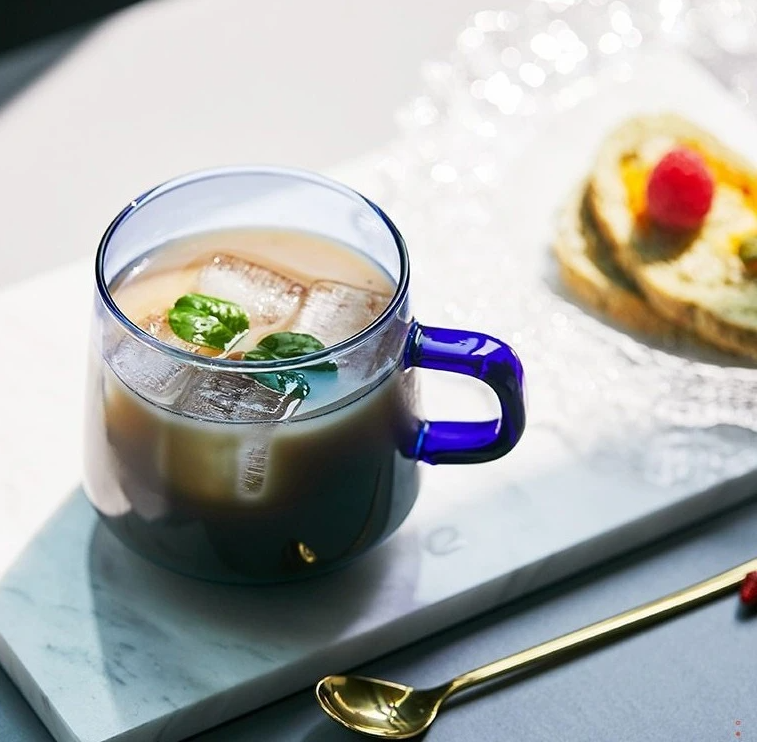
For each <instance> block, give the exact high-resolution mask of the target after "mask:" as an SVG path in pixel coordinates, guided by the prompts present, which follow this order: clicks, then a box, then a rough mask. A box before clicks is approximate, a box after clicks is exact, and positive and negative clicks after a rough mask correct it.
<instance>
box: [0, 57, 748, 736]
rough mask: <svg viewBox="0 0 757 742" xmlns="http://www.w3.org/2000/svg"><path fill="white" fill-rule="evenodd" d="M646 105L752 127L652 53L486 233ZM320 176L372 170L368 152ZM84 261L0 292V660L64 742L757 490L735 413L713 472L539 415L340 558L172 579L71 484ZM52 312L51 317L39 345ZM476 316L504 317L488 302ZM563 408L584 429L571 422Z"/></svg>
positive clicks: (547, 206) (290, 678)
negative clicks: (513, 444)
mask: <svg viewBox="0 0 757 742" xmlns="http://www.w3.org/2000/svg"><path fill="white" fill-rule="evenodd" d="M660 106H665V107H673V108H677V109H680V110H682V111H684V112H687V113H689V114H690V115H694V116H696V117H697V118H700V119H703V123H706V124H711V125H712V128H714V129H716V130H718V131H720V132H723V133H724V134H725V135H726V136H728V137H729V138H730V139H732V140H733V141H734V142H735V143H736V144H739V145H743V146H742V147H741V148H742V149H744V150H745V151H746V152H747V153H748V154H751V155H752V156H754V155H755V154H757V126H755V124H754V123H753V122H752V121H751V120H749V119H747V118H746V117H745V116H744V115H743V114H742V113H741V112H740V110H739V109H738V108H737V107H736V106H735V104H734V103H733V102H732V101H731V100H730V99H729V98H728V97H727V96H726V95H725V94H724V93H723V92H722V91H721V90H720V89H719V88H718V87H717V86H716V85H715V83H713V82H712V81H711V80H710V79H709V78H708V77H706V76H705V75H704V74H703V73H701V72H700V71H699V70H698V69H696V68H694V67H692V66H690V65H689V64H687V63H684V62H682V61H680V60H677V59H675V58H667V57H660V58H655V59H653V60H650V61H649V62H648V63H647V64H645V65H641V66H640V67H639V68H638V70H637V75H636V77H635V78H634V80H633V81H632V82H631V83H629V84H628V85H627V86H626V87H623V88H617V89H614V90H611V91H609V92H607V93H604V94H602V95H601V97H600V98H597V99H595V100H593V101H591V102H589V103H587V104H586V105H585V106H584V107H583V108H582V109H576V110H575V111H574V112H573V113H572V114H571V115H570V117H568V118H566V119H565V121H564V127H565V130H566V131H570V132H572V134H573V135H574V136H573V137H572V139H571V142H572V146H571V148H570V151H565V149H566V148H565V147H561V146H560V144H559V142H556V141H555V140H554V139H549V140H544V141H541V142H537V143H536V146H535V147H534V149H533V151H532V153H531V154H530V155H528V156H527V157H525V158H524V159H523V161H522V162H520V163H519V164H518V165H514V166H513V172H512V178H513V184H517V185H518V189H519V191H520V194H521V196H520V200H516V201H515V202H514V207H513V208H511V210H510V211H509V212H508V225H507V233H506V234H503V235H502V239H503V240H507V239H517V240H519V241H521V242H522V244H523V248H524V249H525V250H543V248H544V241H545V238H546V235H547V234H548V231H549V216H550V215H551V214H552V213H553V211H554V208H555V206H556V204H557V201H558V199H559V198H561V196H562V194H563V193H564V192H565V189H566V188H567V187H568V186H569V184H570V183H571V182H572V181H574V180H575V179H576V178H577V177H579V175H580V172H579V171H580V169H581V167H583V166H585V164H586V162H587V157H588V153H589V151H590V149H591V147H592V146H593V145H594V144H595V143H596V141H597V138H598V137H599V135H600V133H601V131H602V129H603V127H605V126H606V125H607V124H608V123H609V122H610V121H611V120H613V119H615V118H618V117H619V116H621V115H623V114H625V113H627V112H629V111H630V110H634V109H636V108H639V107H641V108H650V107H651V108H654V107H660ZM726 122H727V123H726ZM755 159H757V157H755ZM337 175H339V176H340V177H341V178H342V179H344V180H346V181H347V182H349V183H351V184H353V185H356V186H358V187H361V188H363V189H364V190H367V191H368V192H370V190H371V188H372V181H371V169H370V161H366V162H363V163H362V164H359V165H354V166H351V167H345V168H342V169H340V170H339V171H338V172H337ZM513 192H514V191H513ZM537 193H538V195H539V198H530V199H529V198H527V197H526V196H528V195H529V194H530V195H531V196H534V194H537ZM516 207H517V208H516ZM412 251H413V248H412V245H411V252H412ZM419 257H420V256H419ZM421 262H422V261H421ZM91 273H92V271H91V268H90V266H89V263H88V262H87V263H84V264H76V265H72V266H70V267H69V268H66V269H63V270H59V271H56V272H54V273H50V274H47V275H45V276H42V277H39V278H36V279H33V280H31V281H28V282H26V283H24V284H20V285H18V286H16V287H13V288H11V289H9V290H7V291H4V292H2V293H0V317H4V318H12V321H8V322H4V324H3V334H4V337H3V340H4V345H5V347H9V348H15V349H18V353H17V354H15V355H14V356H13V357H8V358H6V359H5V361H4V363H3V365H2V371H1V372H0V373H1V374H2V384H0V410H2V411H3V418H2V419H3V423H4V424H3V426H2V427H1V428H0V451H2V457H3V458H2V461H3V466H2V467H0V662H1V663H2V665H3V667H4V668H5V669H6V670H7V671H8V672H9V674H10V675H11V677H12V678H13V679H14V681H15V682H16V683H17V684H18V685H19V687H20V688H21V690H22V692H23V693H24V695H25V696H26V697H27V698H28V700H29V701H30V703H31V704H32V706H33V707H34V709H35V710H36V711H37V713H38V714H39V715H40V716H41V718H42V720H43V721H44V723H45V724H46V725H47V726H48V728H49V729H50V730H51V732H52V733H53V735H54V736H55V737H56V739H57V740H59V742H116V740H117V741H118V742H153V741H155V740H160V742H175V741H176V740H180V739H183V738H185V737H187V736H189V735H191V734H194V733H197V732H199V731H201V730H203V729H206V728H209V727H211V726H213V725H215V724H218V723H220V722H222V721H224V720H226V719H229V718H231V717H233V716H235V715H238V714H240V713H243V712H245V711H249V710H251V709H254V708H257V707H259V706H261V705H263V704H265V703H268V702H270V701H272V700H274V699H276V698H279V697H281V696H283V695H285V694H288V693H291V692H293V691H295V690H298V689H301V688H304V687H306V686H308V685H310V684H312V683H313V682H315V681H316V680H317V679H318V678H319V677H320V676H322V675H324V674H326V673H329V672H335V671H341V670H345V669H346V668H349V667H352V666H355V665H357V664H359V663H361V662H363V661H366V660H368V659H369V658H372V657H375V656H378V655H380V654H382V653H384V652H387V651H390V650H392V649H394V648H396V647H399V646H401V645H403V644H406V643H408V642H412V641H413V640H415V639H417V638H419V637H421V636H425V635H427V634H429V633H430V632H433V631H437V630H439V629H441V628H444V627H446V626H449V625H451V624H452V623H455V622H458V621H461V620H463V619H465V618H467V617H470V616H472V615H474V614H476V613H479V612H481V611H484V610H486V609H488V608H490V607H492V606H494V605H497V604H500V603H502V602H504V601H507V600H510V599H512V598H515V597H517V596H520V595H522V594H524V593H526V592H529V591H532V590H534V589H536V588H538V587H540V586H542V585H545V584H547V583H549V582H553V581H555V580H558V579H560V578H562V577H564V576H566V575H568V574H570V573H573V572H575V571H577V570H580V569H584V568H586V567H589V566H591V565H593V564H596V563H598V562H600V561H602V560H604V559H607V558H608V557H610V556H612V555H614V554H618V553H620V552H622V551H625V550H627V549H630V548H632V547H634V546H636V545H639V544H641V543H643V542H646V541H649V540H650V539H653V538H657V537H659V536H662V535H664V534H666V533H668V532H670V531H671V530H673V529H675V528H677V527H680V526H682V525H683V524H686V523H689V522H692V521H694V520H696V519H698V518H701V517H704V516H706V515H708V514H710V513H713V512H715V511H717V510H719V509H722V508H725V507H728V506H730V505H732V504H735V503H736V502H738V501H739V500H742V499H744V498H746V497H747V496H748V495H750V494H751V493H753V492H754V491H755V489H757V445H755V443H756V440H755V439H756V438H757V436H755V434H754V433H753V432H751V431H750V430H748V429H746V428H738V427H734V426H730V427H719V428H717V429H714V430H712V431H709V432H708V435H710V436H711V437H710V438H709V440H711V441H712V443H713V445H714V444H715V443H717V442H722V443H724V445H725V444H727V446H728V449H729V450H731V451H734V450H735V451H737V452H738V453H739V455H737V456H732V457H730V458H726V459H724V460H722V461H720V462H719V465H718V467H716V468H713V470H712V472H710V474H711V476H707V477H705V478H703V479H692V478H691V477H682V478H679V479H675V480H673V481H671V482H670V483H668V484H665V483H655V482H654V481H652V480H650V479H649V478H648V477H646V476H645V475H644V472H643V471H642V470H641V469H639V468H638V467H636V466H635V464H634V461H631V460H630V459H629V452H628V451H629V450H630V449H628V450H627V449H626V448H625V447H623V446H622V445H616V446H614V447H610V448H608V449H606V450H605V451H604V453H603V454H602V455H601V456H600V455H597V454H596V453H595V454H594V455H592V456H587V455H585V452H584V450H583V449H582V448H581V447H580V446H579V447H576V446H575V445H573V442H572V441H570V440H568V439H567V438H566V435H565V432H564V428H561V427H559V426H557V427H554V426H550V425H549V424H548V423H549V421H548V419H546V418H545V416H544V415H543V414H542V415H541V417H540V418H539V420H538V424H535V425H532V426H531V427H530V428H529V429H528V431H527V433H526V435H525V436H524V439H523V441H522V443H521V444H520V445H519V447H518V448H517V450H516V451H515V452H514V453H513V454H512V455H511V456H509V457H507V458H506V459H503V460H501V461H499V462H493V463H491V464H487V465H482V466H477V467H437V468H427V469H426V470H425V471H424V475H425V478H424V485H423V490H422V493H421V496H420V498H419V502H418V505H417V507H416V509H415V510H414V512H413V514H412V515H411V517H410V518H409V519H408V521H407V522H406V523H405V524H404V525H403V526H402V527H401V529H400V530H399V532H398V533H397V534H396V535H395V536H394V537H393V538H392V539H391V540H390V541H389V542H387V543H386V544H385V545H384V546H382V547H380V548H379V549H377V550H376V551H375V552H374V553H373V554H372V555H370V556H369V557H366V558H365V559H363V560H362V561H361V562H360V563H358V564H356V565H354V566H353V567H351V568H349V569H347V570H345V571H343V572H340V573H337V574H333V575H330V576H328V577H325V578H322V579H319V580H316V581H312V582H307V583H301V584H295V585H288V586H285V587H273V588H265V589H252V588H239V587H224V586H214V585H210V584H206V583H202V582H196V581H192V580H189V579H186V578H182V577H178V576H175V575H173V574H170V573H168V572H165V571H163V570H160V569H158V568H156V567H153V566H151V565H150V564H147V563H145V562H144V561H142V560H141V559H140V558H138V557H136V556H134V555H132V554H131V553H129V552H127V551H126V550H125V549H124V548H122V547H121V546H120V545H119V544H118V543H117V542H115V540H114V539H113V538H112V537H111V536H110V535H109V534H108V533H107V532H106V531H105V530H104V529H103V528H102V527H101V526H100V525H98V524H97V523H96V519H95V517H94V515H93V512H92V511H91V509H90V508H89V506H88V505H87V503H86V502H85V500H84V498H83V496H82V494H81V492H80V491H79V488H78V482H79V476H80V460H81V455H82V451H81V410H82V382H83V366H84V357H85V353H86V328H87V323H88V319H87V317H88V311H89V304H90V296H91V285H90V282H91ZM449 298H450V299H451V300H454V301H455V302H458V303H462V304H465V303H466V302H469V301H471V297H469V296H450V297H449ZM416 304H417V306H418V307H419V312H418V314H419V316H420V317H421V319H422V320H424V321H426V322H428V323H432V324H433V323H435V322H438V323H442V322H443V321H444V320H445V316H446V315H445V310H444V307H443V306H441V305H440V304H439V302H438V300H437V299H434V298H433V297H430V296H426V297H423V296H418V297H417V300H416ZM49 322H55V323H56V324H57V326H58V327H59V328H60V332H59V333H57V334H53V335H52V336H50V337H48V336H47V335H45V342H44V346H43V347H40V348H37V347H35V338H37V337H39V327H40V326H45V325H46V323H49ZM485 323H486V326H487V329H489V330H491V331H494V332H497V331H498V328H499V331H500V332H505V331H506V329H507V328H506V327H504V324H503V320H502V318H500V317H498V316H497V314H496V311H495V310H492V312H490V313H489V314H487V316H486V318H485ZM576 342H580V338H578V339H577V340H576ZM426 380H428V381H429V382H430V383H428V384H427V388H428V390H429V394H428V395H427V402H428V407H429V408H430V410H431V411H433V413H434V416H440V415H441V414H442V411H444V412H448V413H450V414H452V413H458V414H459V413H460V411H461V410H462V409H463V408H464V407H465V404H467V403H469V402H470V403H471V404H472V405H473V407H476V408H477V409H481V408H483V407H484V406H485V399H484V398H483V396H479V395H478V393H477V392H476V391H471V392H470V394H469V393H468V392H467V391H466V392H458V390H459V389H461V387H460V386H458V385H457V384H456V383H455V382H454V380H452V381H445V380H442V379H441V378H439V375H437V378H435V379H434V380H432V378H431V375H427V376H426V377H424V381H426ZM450 385H454V386H450ZM452 388H454V389H455V390H456V391H455V394H450V393H449V391H450V390H451V389H452ZM466 389H467V387H466ZM547 391H548V390H547V389H546V388H544V387H536V388H534V387H532V388H531V389H530V394H531V398H532V401H533V404H534V406H535V407H539V405H540V402H541V401H542V400H543V399H544V398H545V396H544V395H545V394H546V392H547ZM542 407H543V405H542ZM542 413H543V409H542ZM572 423H573V424H574V426H575V429H576V431H580V429H581V427H582V425H583V424H584V423H585V421H584V420H583V419H581V417H580V416H578V417H577V418H576V419H574V420H573V421H572ZM577 434H578V433H577ZM680 435H681V436H683V439H682V441H680V445H681V446H683V447H685V446H686V443H687V438H686V435H687V433H686V432H685V431H683V432H681V433H680ZM634 450H636V449H634Z"/></svg>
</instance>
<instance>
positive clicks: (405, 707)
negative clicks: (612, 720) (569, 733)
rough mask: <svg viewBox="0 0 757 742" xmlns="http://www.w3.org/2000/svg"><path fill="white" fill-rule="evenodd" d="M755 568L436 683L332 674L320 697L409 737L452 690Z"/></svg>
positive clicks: (687, 599) (663, 613) (553, 654)
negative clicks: (426, 685) (425, 685)
mask: <svg viewBox="0 0 757 742" xmlns="http://www.w3.org/2000/svg"><path fill="white" fill-rule="evenodd" d="M754 571H757V559H752V560H750V561H748V562H745V563H744V564H740V565H739V566H737V567H734V568H733V569H729V570H727V571H726V572H721V573H720V574H719V575H715V576H714V577H710V579H708V580H703V581H702V582H698V583H696V584H695V585H691V586H689V587H687V588H684V589H683V590H679V591H678V592H675V593H670V595H665V596H664V597H662V598H659V599H658V600H654V601H652V602H651V603H645V604H644V605H640V606H638V607H636V608H632V609H631V610H628V611H625V612H624V613H619V614H618V615H616V616H611V617H610V618H606V619H605V620H604V621H597V622H596V623H593V624H590V625H589V626H585V627H584V628H582V629H577V630H576V631H571V632H570V633H569V634H563V636H558V637H557V638H556V639H550V640H549V641H547V642H544V643H542V644H537V645H536V646H535V647H531V648H530V649H524V650H523V651H522V652H517V653H516V654H511V655H510V656H509V657H503V658H502V659H501V660H496V661H495V662H492V663H490V664H488V665H484V666H483V667H479V668H476V669H475V670H470V671H469V672H466V673H464V674H462V675H458V677H456V678H453V679H452V680H450V681H449V682H448V683H446V684H445V685H440V686H438V687H436V688H430V689H428V690H420V689H418V688H413V687H412V686H409V685H402V684H401V683H391V682H389V681H388V680H377V679H376V678H365V677H361V676H359V675H329V676H328V677H325V678H323V680H321V681H320V683H318V685H317V686H316V689H315V694H316V698H317V699H318V703H320V704H321V707H322V708H323V710H324V711H325V712H326V713H327V714H328V715H329V716H330V717H331V718H332V719H334V720H335V721H338V722H339V723H340V724H343V725H344V726H346V727H347V728H348V729H351V730H352V731H354V732H360V733H362V734H367V735H369V736H371V737H379V738H382V739H409V738H410V737H415V736H416V735H418V734H420V733H421V732H423V731H425V730H426V729H428V727H430V726H431V724H432V722H433V721H434V719H435V718H436V714H437V713H438V711H439V707H440V706H441V705H442V704H443V703H444V701H446V700H447V699H448V698H449V697H450V696H451V695H452V694H453V693H457V692H459V691H463V690H466V689H467V688H472V687H473V686H476V685H478V684H479V683H484V682H487V681H489V680H492V679H493V678H498V677H502V676H503V675H507V674H509V673H512V672H515V671H516V670H523V669H525V668H527V667H532V666H535V665H538V664H540V663H543V662H545V661H547V660H551V659H557V658H562V657H567V656H570V654H571V653H572V652H574V651H575V650H577V649H582V648H585V647H589V646H593V645H596V644H598V643H600V642H602V641H607V640H609V639H612V638H614V637H618V636H620V635H622V634H624V633H629V632H630V631H633V630H638V629H641V628H643V627H645V626H649V625H650V624H653V623H655V622H657V621H662V620H663V619H665V618H670V617H671V616H674V615H676V614H678V613H681V612H683V611H685V610H689V609H691V608H694V607H695V606H697V605H701V604H702V603H705V602H707V601H708V600H712V599H713V598H717V597H718V596H720V595H723V594H725V593H727V592H730V591H732V590H735V589H736V588H737V587H738V586H739V585H740V584H741V583H742V582H743V580H744V578H745V577H746V576H747V575H748V574H749V573H750V572H754Z"/></svg>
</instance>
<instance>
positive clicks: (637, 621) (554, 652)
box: [445, 559, 757, 697]
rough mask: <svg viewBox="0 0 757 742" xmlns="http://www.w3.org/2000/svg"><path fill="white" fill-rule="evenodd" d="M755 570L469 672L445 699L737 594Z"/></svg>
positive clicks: (740, 570)
mask: <svg viewBox="0 0 757 742" xmlns="http://www.w3.org/2000/svg"><path fill="white" fill-rule="evenodd" d="M755 570H757V559H752V560H750V561H748V562H744V564H741V565H739V566H738V567H734V568H733V569H729V570H727V571H726V572H722V573H721V574H719V575H715V576H714V577H711V578H710V579H708V580H704V581H702V582H698V583H696V584H695V585H691V586H690V587H687V588H685V589H683V590H679V591H678V592H675V593H670V594H669V595H666V596H664V597H662V598H658V599H657V600H653V601H652V602H651V603H645V604H644V605H640V606H638V607H636V608H632V609H631V610H628V611H625V612H624V613H619V614H617V615H616V616H612V617H610V618H606V619H604V620H603V621H597V623H593V624H590V625H589V626H585V627H584V628H582V629H578V630H577V631H571V632H570V633H569V634H564V635H563V636H558V637H557V638H556V639H551V640H550V641H547V642H544V643H543V644H538V645H536V646H535V647H531V648H530V649H525V650H523V651H522V652H517V653H516V654H512V655H510V656H509V657H504V658H503V659H501V660H497V661H495V662H492V663H491V664H488V665H484V666H483V667H479V668H477V669H475V670H471V671H470V672H466V673H464V674H463V675H460V676H459V677H457V678H455V679H454V680H453V681H451V682H450V684H449V685H448V686H447V692H446V693H445V697H449V696H450V695H452V694H453V693H457V692H458V691H461V690H464V689H465V688H470V687H471V686H474V685H478V684H479V683H483V682H485V681H487V680H491V679H492V678H496V677H500V676H501V675H505V674H506V673H509V672H512V671H514V670H522V669H524V668H526V667H530V666H531V665H535V664H537V663H538V662H541V661H542V660H546V659H554V658H557V657H560V656H562V655H564V654H567V653H568V652H570V651H572V650H576V649H579V648H582V647H585V646H588V645H591V644H593V643H595V642H599V641H601V640H606V639H608V638H610V637H613V636H615V635H616V634H621V633H622V632H626V631H632V630H635V629H640V628H643V627H644V626H647V625H649V624H652V623H655V622H656V621H662V620H663V619H665V618H668V617H669V616H673V615H675V614H677V613H682V612H683V611H685V610H688V609H689V608H694V607H695V606H697V605H699V604H701V603H705V602H706V601H708V600H712V599H713V598H716V597H718V596H719V595H722V594H723V593H726V592H728V591H729V590H734V589H735V588H737V587H738V586H739V585H740V584H741V582H742V581H743V579H744V577H746V575H747V574H748V573H749V572H752V571H755Z"/></svg>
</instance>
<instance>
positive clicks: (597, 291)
mask: <svg viewBox="0 0 757 742" xmlns="http://www.w3.org/2000/svg"><path fill="white" fill-rule="evenodd" d="M553 249H554V252H555V255H556V256H557V261H558V264H559V266H560V275H561V277H562V280H563V281H564V283H565V284H566V286H568V288H569V289H571V290H572V291H573V293H574V294H576V296H577V297H578V298H579V299H581V300H582V301H583V302H585V303H586V304H588V305H589V306H591V307H593V308H594V309H596V310H597V311H599V312H601V313H602V314H604V315H606V316H607V317H610V318H611V319H612V320H614V321H615V322H617V323H618V324H619V325H621V326H623V327H625V328H627V329H630V330H634V331H638V332H642V333H646V334H652V335H655V336H658V337H669V336H673V335H675V334H676V333H677V331H678V328H677V327H676V326H675V325H673V324H671V323H670V322H668V321H667V320H665V319H663V318H662V317H660V316H659V315H657V314H656V313H655V312H654V311H653V310H652V309H651V308H650V306H649V305H648V304H647V303H646V301H645V300H644V297H643V296H642V294H641V292H640V291H639V290H638V288H637V287H636V285H635V284H634V283H633V281H631V279H629V278H628V277H627V276H626V274H625V273H623V271H622V270H621V269H620V268H619V267H618V266H617V264H616V263H615V261H614V260H613V257H612V254H611V252H610V248H609V247H608V245H607V243H606V242H605V240H604V239H603V237H602V236H601V235H600V234H599V232H598V230H597V226H596V224H595V222H594V217H593V215H592V213H591V209H590V207H589V204H588V195H587V193H586V189H585V188H584V187H583V186H582V187H581V188H580V189H578V190H577V191H576V192H574V193H573V194H571V196H570V198H569V199H568V202H567V203H566V205H565V207H564V208H563V210H562V212H561V213H560V216H559V218H558V223H557V233H556V235H555V240H554V243H553Z"/></svg>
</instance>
